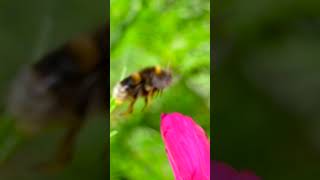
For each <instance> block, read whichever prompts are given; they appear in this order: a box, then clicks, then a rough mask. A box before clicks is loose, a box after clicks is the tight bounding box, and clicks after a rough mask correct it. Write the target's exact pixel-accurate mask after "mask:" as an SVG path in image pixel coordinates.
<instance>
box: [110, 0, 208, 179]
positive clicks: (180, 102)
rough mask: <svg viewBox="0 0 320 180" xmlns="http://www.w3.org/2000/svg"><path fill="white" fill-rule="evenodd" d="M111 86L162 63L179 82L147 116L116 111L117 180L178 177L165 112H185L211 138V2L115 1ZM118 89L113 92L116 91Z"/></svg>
mask: <svg viewBox="0 0 320 180" xmlns="http://www.w3.org/2000/svg"><path fill="white" fill-rule="evenodd" d="M110 5H111V13H110V14H111V22H110V25H111V34H110V35H111V37H110V39H111V42H110V43H111V59H110V66H111V68H110V87H111V88H113V87H114V86H115V84H116V83H117V82H118V81H120V80H121V76H122V74H124V77H125V76H127V75H129V74H130V73H133V72H136V71H139V70H140V69H142V68H144V67H147V66H155V65H161V66H162V67H164V68H166V67H169V68H170V69H171V70H172V72H173V83H172V85H171V86H169V87H168V88H167V89H165V90H164V92H163V94H162V95H161V96H158V97H155V98H154V99H153V101H152V103H151V106H150V107H149V108H147V109H146V110H145V111H142V112H141V109H142V107H143V105H144V101H143V100H139V101H138V102H137V103H136V105H135V108H134V112H133V114H131V115H129V116H121V115H120V114H121V113H122V112H124V111H126V108H127V103H126V104H123V105H121V106H118V107H116V109H115V110H114V111H112V113H111V120H110V124H111V126H110V127H111V131H117V134H116V135H114V136H113V137H112V138H111V147H110V157H111V161H110V163H111V169H110V170H111V175H110V177H111V179H112V180H122V179H132V180H135V179H154V180H157V179H159V180H160V179H161V180H162V179H173V173H172V170H171V167H170V165H169V161H168V159H167V157H166V154H165V150H164V145H163V142H162V139H161V136H160V127H159V125H160V115H161V113H170V112H181V113H184V114H186V115H188V116H191V117H193V118H194V120H195V121H196V122H197V123H199V124H200V125H201V126H202V127H203V128H204V129H205V130H206V132H207V134H208V135H210V132H209V131H210V110H209V108H210V100H209V99H210V5H209V1H208V0H196V1H186V0H178V1H170V0H134V1H130V3H128V1H125V0H112V1H111V4H110ZM111 91H112V89H111Z"/></svg>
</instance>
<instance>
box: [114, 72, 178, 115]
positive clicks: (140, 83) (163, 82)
mask: <svg viewBox="0 0 320 180" xmlns="http://www.w3.org/2000/svg"><path fill="white" fill-rule="evenodd" d="M171 80H172V74H171V72H170V71H169V70H165V69H162V68H161V67H160V66H154V67H147V68H145V69H142V70H141V71H139V72H136V73H133V74H131V75H130V76H128V77H126V78H124V79H123V80H121V81H120V82H119V83H118V84H117V85H116V86H115V88H114V90H113V97H114V98H115V101H116V103H117V104H122V103H123V102H124V101H130V104H129V107H128V110H127V111H126V112H125V113H124V114H130V113H132V112H133V107H134V104H135V102H136V100H137V99H138V98H139V97H143V98H144V101H145V106H144V108H143V109H145V108H146V107H147V106H148V105H149V103H150V101H151V99H152V97H153V96H154V95H155V94H158V93H161V92H162V91H163V89H165V88H166V87H168V86H169V85H170V84H171Z"/></svg>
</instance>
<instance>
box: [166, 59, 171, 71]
mask: <svg viewBox="0 0 320 180" xmlns="http://www.w3.org/2000/svg"><path fill="white" fill-rule="evenodd" d="M166 69H167V70H169V69H170V60H168V63H167V67H166Z"/></svg>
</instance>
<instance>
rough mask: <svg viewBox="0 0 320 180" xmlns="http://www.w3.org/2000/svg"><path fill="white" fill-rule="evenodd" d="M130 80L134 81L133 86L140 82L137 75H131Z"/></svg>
mask: <svg viewBox="0 0 320 180" xmlns="http://www.w3.org/2000/svg"><path fill="white" fill-rule="evenodd" d="M131 78H132V80H133V81H134V83H135V84H137V83H139V82H140V81H141V76H140V74H139V73H133V74H132V75H131Z"/></svg>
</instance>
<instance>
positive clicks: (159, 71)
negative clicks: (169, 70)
mask: <svg viewBox="0 0 320 180" xmlns="http://www.w3.org/2000/svg"><path fill="white" fill-rule="evenodd" d="M154 70H155V73H156V74H157V75H159V74H161V71H162V70H161V67H160V66H156V67H155V69H154Z"/></svg>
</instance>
